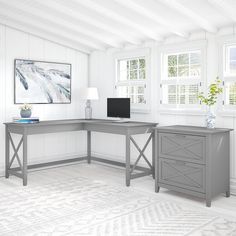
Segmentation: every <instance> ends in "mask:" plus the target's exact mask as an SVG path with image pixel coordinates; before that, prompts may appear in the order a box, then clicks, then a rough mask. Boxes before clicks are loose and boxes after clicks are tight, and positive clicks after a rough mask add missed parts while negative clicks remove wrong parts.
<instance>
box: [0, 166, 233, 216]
mask: <svg viewBox="0 0 236 236" xmlns="http://www.w3.org/2000/svg"><path fill="white" fill-rule="evenodd" d="M29 172H30V173H29V176H28V184H32V183H31V180H34V181H32V182H34V184H37V182H43V183H47V182H48V180H49V179H50V178H52V179H58V180H59V179H67V178H68V179H69V178H73V177H77V176H82V177H86V178H90V179H92V180H98V181H104V182H106V183H108V184H109V185H120V186H125V171H124V168H119V167H114V166H110V165H105V164H101V163H96V162H93V163H92V164H90V165H89V164H87V163H84V162H83V163H82V162H81V163H76V164H69V165H63V166H55V167H50V168H46V169H34V170H30V171H29ZM39 173H40V179H39ZM36 178H37V179H36ZM35 180H37V181H35ZM0 183H1V188H2V187H3V188H4V186H5V187H6V188H9V187H14V186H18V187H19V186H20V185H22V181H21V180H20V179H18V178H16V177H14V176H11V177H10V178H9V179H5V178H0ZM22 187H23V186H22ZM130 188H134V189H136V190H138V191H142V192H145V194H147V195H150V196H151V195H153V194H157V195H159V196H161V197H162V198H163V197H164V198H166V199H167V200H170V201H171V200H172V201H179V202H181V203H187V204H191V205H192V206H195V207H196V206H197V207H199V208H202V209H208V210H209V211H214V212H219V214H220V215H222V214H226V215H232V216H234V217H235V216H236V213H235V212H236V196H233V195H231V197H230V198H226V197H225V196H224V195H223V194H222V195H221V196H218V197H216V198H214V199H213V201H212V207H211V208H206V207H205V202H204V200H203V199H200V198H196V197H192V196H188V195H185V194H180V193H177V192H174V191H169V190H166V189H161V190H160V192H159V193H155V192H154V180H153V178H152V177H151V176H150V177H149V176H147V177H142V178H138V179H134V180H132V181H131V186H130Z"/></svg>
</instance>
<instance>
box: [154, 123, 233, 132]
mask: <svg viewBox="0 0 236 236" xmlns="http://www.w3.org/2000/svg"><path fill="white" fill-rule="evenodd" d="M155 129H156V130H157V131H167V132H168V131H171V132H187V133H199V134H216V133H224V132H229V131H232V130H233V129H226V128H213V129H209V128H206V127H201V126H186V125H171V126H160V127H156V128H155Z"/></svg>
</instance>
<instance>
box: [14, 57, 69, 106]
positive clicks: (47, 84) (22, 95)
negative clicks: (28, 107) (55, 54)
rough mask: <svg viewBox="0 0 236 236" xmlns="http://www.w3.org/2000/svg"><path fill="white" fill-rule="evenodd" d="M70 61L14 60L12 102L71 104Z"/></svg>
mask: <svg viewBox="0 0 236 236" xmlns="http://www.w3.org/2000/svg"><path fill="white" fill-rule="evenodd" d="M71 67H72V66H71V64H70V63H61V62H49V61H38V60H28V59H15V60H14V104H24V103H28V104H71V79H72V74H71V71H72V68H71Z"/></svg>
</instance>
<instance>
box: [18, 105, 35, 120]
mask: <svg viewBox="0 0 236 236" xmlns="http://www.w3.org/2000/svg"><path fill="white" fill-rule="evenodd" d="M31 110H32V106H31V105H30V104H26V103H25V104H23V105H22V106H20V116H21V117H22V118H29V117H30V116H31Z"/></svg>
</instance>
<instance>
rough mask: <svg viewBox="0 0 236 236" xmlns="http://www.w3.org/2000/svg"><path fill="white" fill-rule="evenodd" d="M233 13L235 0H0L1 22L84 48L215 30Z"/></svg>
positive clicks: (233, 17) (232, 19) (234, 19)
mask: <svg viewBox="0 0 236 236" xmlns="http://www.w3.org/2000/svg"><path fill="white" fill-rule="evenodd" d="M235 12H236V1H235V0H0V23H1V24H4V25H8V26H10V27H14V28H17V29H20V30H22V31H25V32H28V33H31V34H34V35H37V36H40V37H42V38H45V39H49V40H52V41H56V42H58V43H61V44H63V45H67V46H70V47H73V48H75V49H78V50H80V51H83V52H86V53H90V52H92V51H94V50H106V49H108V48H122V47H124V46H126V45H130V44H131V45H142V44H143V43H145V42H146V41H150V40H154V41H160V42H161V41H164V40H165V39H166V38H168V37H170V36H173V35H176V36H178V37H184V38H188V37H189V36H190V34H191V33H193V32H197V31H202V30H204V31H206V32H211V33H216V32H217V31H218V30H219V28H221V27H224V26H230V25H231V26H232V25H233V24H234V22H236V14H235Z"/></svg>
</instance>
